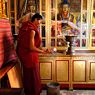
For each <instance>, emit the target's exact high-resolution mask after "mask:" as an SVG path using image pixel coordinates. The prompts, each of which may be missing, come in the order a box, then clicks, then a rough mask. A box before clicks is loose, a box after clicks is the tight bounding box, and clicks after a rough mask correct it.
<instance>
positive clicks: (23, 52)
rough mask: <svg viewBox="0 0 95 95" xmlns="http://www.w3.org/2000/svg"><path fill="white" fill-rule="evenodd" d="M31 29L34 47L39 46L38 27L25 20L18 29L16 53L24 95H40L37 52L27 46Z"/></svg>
mask: <svg viewBox="0 0 95 95" xmlns="http://www.w3.org/2000/svg"><path fill="white" fill-rule="evenodd" d="M31 30H34V31H35V37H34V44H35V47H37V48H38V47H40V44H41V38H40V34H39V31H38V29H37V28H36V26H35V25H33V23H32V22H25V23H24V24H23V25H22V27H21V28H20V30H19V34H18V44H17V54H18V57H19V59H20V61H21V63H22V66H23V81H24V82H23V83H24V88H25V93H26V95H40V94H39V93H40V90H41V81H40V72H39V64H38V63H39V58H38V52H36V51H32V50H30V48H29V45H30V33H31V32H32V31H31Z"/></svg>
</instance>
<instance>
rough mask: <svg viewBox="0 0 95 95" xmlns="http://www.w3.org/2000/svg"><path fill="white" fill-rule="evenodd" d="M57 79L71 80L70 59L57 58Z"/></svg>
mask: <svg viewBox="0 0 95 95" xmlns="http://www.w3.org/2000/svg"><path fill="white" fill-rule="evenodd" d="M55 66H56V67H55V68H56V80H57V81H61V82H63V81H68V80H69V61H68V60H56V65H55Z"/></svg>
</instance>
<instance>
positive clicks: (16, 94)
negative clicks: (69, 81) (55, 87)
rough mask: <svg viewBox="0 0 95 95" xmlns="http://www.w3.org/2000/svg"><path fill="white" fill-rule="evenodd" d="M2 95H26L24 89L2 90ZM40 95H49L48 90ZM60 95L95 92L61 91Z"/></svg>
mask: <svg viewBox="0 0 95 95" xmlns="http://www.w3.org/2000/svg"><path fill="white" fill-rule="evenodd" d="M0 95H25V94H24V90H23V89H0ZM40 95H47V90H42V93H41V94H40ZM54 95H55V94H54ZM60 95H95V90H73V91H69V90H60Z"/></svg>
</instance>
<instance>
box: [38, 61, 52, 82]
mask: <svg viewBox="0 0 95 95" xmlns="http://www.w3.org/2000/svg"><path fill="white" fill-rule="evenodd" d="M40 76H41V79H42V80H52V62H41V63H40Z"/></svg>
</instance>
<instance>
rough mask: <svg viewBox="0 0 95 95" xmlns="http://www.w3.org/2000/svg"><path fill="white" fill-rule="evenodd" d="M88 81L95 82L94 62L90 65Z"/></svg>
mask: <svg viewBox="0 0 95 95" xmlns="http://www.w3.org/2000/svg"><path fill="white" fill-rule="evenodd" d="M89 74H90V80H95V62H91V63H90V73H89Z"/></svg>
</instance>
